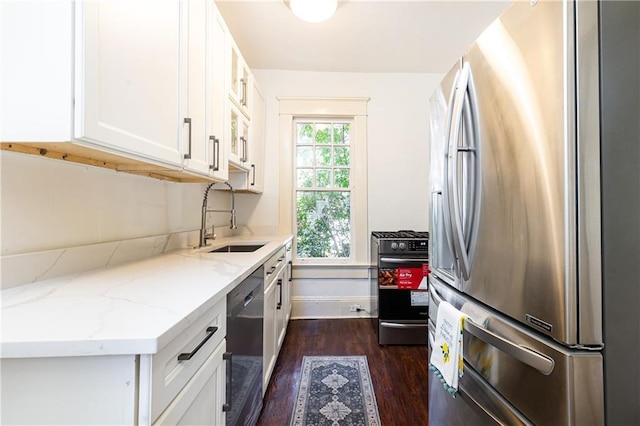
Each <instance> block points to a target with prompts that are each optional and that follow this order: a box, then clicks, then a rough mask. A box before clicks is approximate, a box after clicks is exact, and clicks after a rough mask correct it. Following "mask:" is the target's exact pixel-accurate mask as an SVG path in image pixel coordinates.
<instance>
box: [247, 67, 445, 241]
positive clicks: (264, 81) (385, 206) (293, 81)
mask: <svg viewBox="0 0 640 426" xmlns="http://www.w3.org/2000/svg"><path fill="white" fill-rule="evenodd" d="M254 74H255V77H256V80H257V81H258V82H259V84H260V87H261V88H262V92H263V94H264V96H265V99H266V101H267V110H266V114H267V119H266V121H267V122H266V132H267V137H266V141H267V142H266V149H265V165H266V167H265V192H264V194H262V195H261V196H260V197H259V199H257V198H250V197H253V196H245V197H243V199H242V201H241V204H240V206H241V207H240V208H241V210H244V211H245V212H248V211H252V213H251V218H250V224H251V225H254V226H257V227H269V226H272V227H274V228H275V229H277V226H278V214H277V212H278V208H279V207H278V201H279V200H278V195H277V191H278V182H279V179H278V173H279V172H278V170H279V167H281V166H282V167H290V166H289V165H288V164H287V165H280V164H279V163H280V161H279V145H278V144H279V140H278V132H279V129H278V101H277V99H276V97H279V96H294V97H295V96H316V97H370V98H371V100H370V101H369V107H368V123H369V129H368V159H369V160H368V161H369V164H368V168H369V178H368V187H369V191H368V192H369V205H368V211H369V218H368V221H369V230H397V229H415V230H428V226H429V225H428V220H427V208H428V205H429V196H428V194H427V192H428V191H427V178H428V171H429V170H428V169H429V167H428V163H429V141H428V138H429V97H430V96H431V93H432V92H433V90H434V89H435V87H436V86H437V84H438V83H439V82H440V80H441V79H442V77H443V75H442V74H374V73H327V72H306V71H305V72H303V71H281V70H254ZM249 206H250V207H251V208H243V207H249ZM244 214H246V213H243V212H240V215H244ZM240 217H242V216H240Z"/></svg>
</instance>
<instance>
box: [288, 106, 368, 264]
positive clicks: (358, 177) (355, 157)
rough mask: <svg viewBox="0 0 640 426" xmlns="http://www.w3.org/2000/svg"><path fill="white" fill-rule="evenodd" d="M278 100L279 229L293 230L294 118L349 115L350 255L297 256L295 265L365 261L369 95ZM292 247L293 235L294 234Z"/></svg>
mask: <svg viewBox="0 0 640 426" xmlns="http://www.w3.org/2000/svg"><path fill="white" fill-rule="evenodd" d="M278 101H279V104H280V147H281V152H280V165H281V167H280V197H281V199H280V220H279V223H280V232H281V233H292V232H293V233H295V229H294V225H295V218H294V211H295V199H296V198H295V195H296V194H295V192H296V187H295V166H294V155H295V144H296V135H295V130H294V119H298V118H312V119H322V118H326V119H328V120H330V119H336V118H337V119H340V118H343V119H350V120H353V125H352V128H351V129H350V142H349V146H350V148H351V153H350V155H351V168H352V170H351V179H352V182H351V210H352V211H351V218H352V222H351V233H352V240H351V256H350V257H349V258H344V259H343V258H330V259H318V258H310V259H297V258H295V256H294V259H293V260H294V263H296V264H298V265H365V264H368V263H369V254H368V252H369V236H368V223H367V217H368V213H367V206H368V201H367V192H368V188H367V104H368V102H369V98H289V97H279V98H278ZM294 250H295V235H294Z"/></svg>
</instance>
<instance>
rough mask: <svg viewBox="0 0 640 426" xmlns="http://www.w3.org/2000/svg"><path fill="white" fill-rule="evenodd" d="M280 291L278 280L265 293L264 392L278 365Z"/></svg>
mask: <svg viewBox="0 0 640 426" xmlns="http://www.w3.org/2000/svg"><path fill="white" fill-rule="evenodd" d="M277 293H278V289H277V286H276V280H274V281H272V282H271V283H270V284H269V287H267V289H266V290H265V292H264V330H263V331H264V337H263V339H264V340H263V351H264V353H263V359H264V364H263V367H262V368H263V370H262V372H263V375H264V377H263V382H262V392H263V394H264V392H266V390H267V387H268V386H269V379H270V378H271V373H272V372H273V367H274V366H275V364H276V357H277V335H276V308H277V296H278V294H277Z"/></svg>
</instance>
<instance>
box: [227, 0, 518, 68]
mask: <svg viewBox="0 0 640 426" xmlns="http://www.w3.org/2000/svg"><path fill="white" fill-rule="evenodd" d="M511 2H512V1H511V0H493V1H478V0H475V1H466V0H444V1H434V0H410V1H400V0H397V1H394V0H391V1H390V0H387V1H381V0H343V1H342V3H341V5H340V6H339V8H338V11H337V12H336V14H335V15H334V16H333V17H332V18H330V19H329V20H328V21H325V22H323V23H319V24H312V23H307V22H304V21H301V20H299V19H298V18H296V17H295V16H294V15H293V13H291V11H290V10H289V9H288V7H287V6H286V5H285V4H284V2H283V1H282V0H216V4H217V5H218V8H219V9H220V12H221V13H222V15H223V17H224V19H225V22H226V23H227V25H228V26H229V29H230V31H231V33H232V34H233V37H234V39H235V41H236V43H237V44H238V47H239V48H240V50H241V51H242V54H243V56H244V57H245V60H246V61H247V63H248V64H249V67H251V68H253V69H284V70H304V71H333V72H379V73H387V72H390V73H393V72H408V73H443V72H446V71H448V70H449V69H450V68H451V66H453V64H454V63H455V61H456V60H457V58H458V57H459V56H460V55H462V53H464V51H465V49H466V48H467V47H468V46H469V45H470V44H471V43H472V42H473V41H474V40H475V39H476V38H477V37H478V35H479V34H480V33H481V32H482V30H483V29H484V28H486V27H487V26H488V25H489V24H490V23H491V22H492V21H493V20H494V19H495V18H496V17H498V16H499V15H500V13H501V12H502V11H503V10H504V9H506V8H507V7H508V5H509V4H510V3H511Z"/></svg>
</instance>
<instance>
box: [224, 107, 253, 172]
mask: <svg viewBox="0 0 640 426" xmlns="http://www.w3.org/2000/svg"><path fill="white" fill-rule="evenodd" d="M229 120H230V125H229V142H230V144H229V151H230V153H229V162H231V163H232V164H233V165H234V166H235V167H236V169H241V170H247V167H248V166H247V160H248V155H249V151H248V148H249V147H248V141H249V122H248V121H247V118H246V117H245V116H244V115H243V114H242V113H241V112H240V110H239V109H238V108H237V107H236V106H235V105H233V104H232V105H230V108H229Z"/></svg>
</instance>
